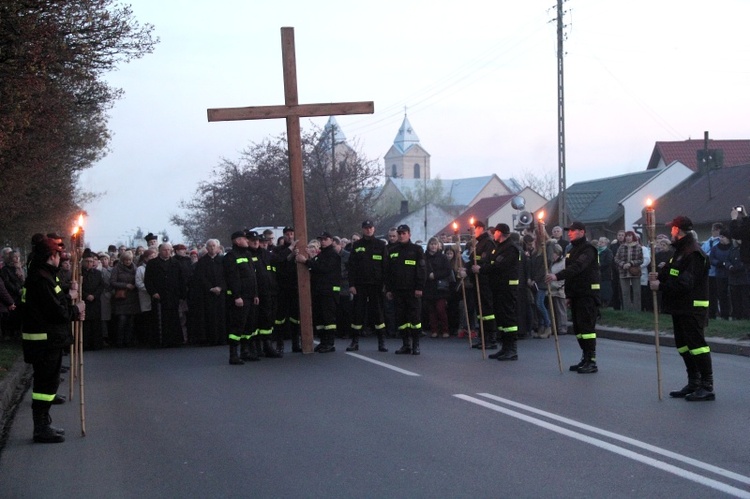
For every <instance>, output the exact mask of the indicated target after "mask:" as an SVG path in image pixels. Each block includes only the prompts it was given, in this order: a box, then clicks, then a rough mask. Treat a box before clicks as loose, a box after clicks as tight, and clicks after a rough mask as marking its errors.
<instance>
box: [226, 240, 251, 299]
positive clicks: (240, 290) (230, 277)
mask: <svg viewBox="0 0 750 499" xmlns="http://www.w3.org/2000/svg"><path fill="white" fill-rule="evenodd" d="M251 258H252V255H251V254H250V251H249V250H248V249H247V248H242V247H240V246H235V245H232V249H231V250H229V251H228V252H227V254H226V255H224V258H223V260H222V264H223V265H224V279H225V280H226V283H227V298H230V299H232V300H236V299H237V298H242V299H243V300H246V299H248V298H249V299H254V298H256V297H257V296H258V282H257V280H256V279H257V278H256V276H255V268H254V267H253V263H252V260H251Z"/></svg>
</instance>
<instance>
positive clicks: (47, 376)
mask: <svg viewBox="0 0 750 499" xmlns="http://www.w3.org/2000/svg"><path fill="white" fill-rule="evenodd" d="M61 252H62V248H61V247H60V244H59V243H58V242H57V241H56V240H53V239H49V238H43V239H41V240H39V241H37V242H36V244H35V245H34V248H33V252H32V255H31V264H30V265H29V276H28V277H27V278H26V283H25V285H24V287H25V288H26V294H25V297H24V308H23V354H24V360H25V361H26V362H27V363H29V364H32V365H33V366H34V386H33V388H32V395H31V398H32V402H31V410H32V416H33V419H34V442H40V443H60V442H64V441H65V437H64V436H63V435H64V434H65V431H64V430H62V429H58V428H55V427H53V426H51V423H52V419H51V418H50V416H49V409H50V406H51V405H52V401H53V400H54V399H55V393H56V392H57V388H58V386H59V384H60V364H61V363H62V349H63V348H64V347H67V346H69V345H70V344H71V343H72V341H73V337H72V335H71V329H70V322H71V321H74V320H83V319H84V311H85V309H86V305H85V303H84V302H83V301H79V302H78V303H77V304H76V305H70V304H69V303H68V299H67V296H66V293H64V292H63V290H62V288H61V287H60V285H59V284H58V282H57V273H58V270H59V266H60V257H61Z"/></svg>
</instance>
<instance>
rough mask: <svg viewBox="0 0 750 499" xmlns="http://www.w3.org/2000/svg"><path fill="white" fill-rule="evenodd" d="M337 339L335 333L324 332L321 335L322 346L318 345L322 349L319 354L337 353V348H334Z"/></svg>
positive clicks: (319, 349)
mask: <svg viewBox="0 0 750 499" xmlns="http://www.w3.org/2000/svg"><path fill="white" fill-rule="evenodd" d="M335 338H336V332H335V331H323V332H322V333H321V334H320V345H318V346H319V347H320V348H318V353H332V352H335V351H336V347H335V346H333V344H334V341H335Z"/></svg>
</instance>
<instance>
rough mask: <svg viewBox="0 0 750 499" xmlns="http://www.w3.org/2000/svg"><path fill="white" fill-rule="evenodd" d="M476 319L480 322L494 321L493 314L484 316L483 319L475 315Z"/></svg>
mask: <svg viewBox="0 0 750 499" xmlns="http://www.w3.org/2000/svg"><path fill="white" fill-rule="evenodd" d="M477 319H479V320H482V321H494V320H495V314H491V315H485V316H484V317H483V316H481V315H477Z"/></svg>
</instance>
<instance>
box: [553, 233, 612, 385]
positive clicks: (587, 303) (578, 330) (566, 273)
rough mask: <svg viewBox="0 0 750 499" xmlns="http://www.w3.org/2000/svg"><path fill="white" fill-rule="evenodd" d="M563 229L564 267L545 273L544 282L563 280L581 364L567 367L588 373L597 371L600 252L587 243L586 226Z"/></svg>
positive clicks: (581, 372) (594, 246) (580, 372)
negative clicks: (567, 242) (565, 236)
mask: <svg viewBox="0 0 750 499" xmlns="http://www.w3.org/2000/svg"><path fill="white" fill-rule="evenodd" d="M565 230H566V231H567V232H568V239H569V240H570V248H571V249H570V251H569V252H568V253H567V255H566V256H565V268H564V269H563V270H561V271H560V272H558V273H556V274H547V276H546V277H545V282H547V283H550V282H552V281H563V280H564V281H565V296H566V298H568V299H569V300H570V310H571V313H572V318H573V331H575V335H576V339H577V340H578V345H579V346H580V347H581V350H582V351H583V355H582V356H581V361H580V362H579V363H578V364H574V365H572V366H570V370H571V371H576V372H578V373H579V374H591V373H595V372H598V370H599V368H598V367H597V365H596V317H597V315H598V311H599V305H600V304H601V301H600V298H599V287H600V280H601V276H600V274H599V250H598V249H597V247H596V245H594V244H592V243H590V242H589V241H587V240H586V226H585V225H583V223H581V222H573V223H572V224H570V227H567V228H566V229H565Z"/></svg>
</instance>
